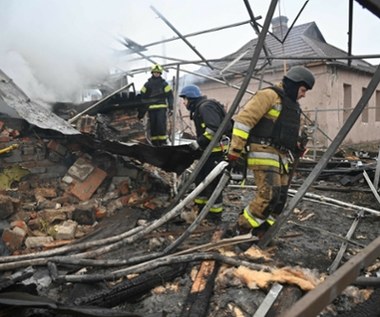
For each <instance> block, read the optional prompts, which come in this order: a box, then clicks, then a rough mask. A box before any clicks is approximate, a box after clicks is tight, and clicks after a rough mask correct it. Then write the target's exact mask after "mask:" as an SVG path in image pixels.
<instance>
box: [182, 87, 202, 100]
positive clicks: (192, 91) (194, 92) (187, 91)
mask: <svg viewBox="0 0 380 317" xmlns="http://www.w3.org/2000/svg"><path fill="white" fill-rule="evenodd" d="M179 96H180V97H186V98H199V97H202V93H201V90H200V89H199V87H198V86H196V85H188V86H185V87H183V88H182V90H181V93H180V94H179Z"/></svg>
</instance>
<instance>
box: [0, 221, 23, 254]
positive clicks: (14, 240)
mask: <svg viewBox="0 0 380 317" xmlns="http://www.w3.org/2000/svg"><path fill="white" fill-rule="evenodd" d="M25 236H26V232H25V231H24V230H23V229H21V228H20V227H14V228H13V229H5V230H4V231H3V234H2V239H3V241H4V243H5V245H6V246H7V247H8V249H9V250H10V251H12V252H13V251H16V250H18V249H20V248H21V246H22V243H23V242H24V238H25Z"/></svg>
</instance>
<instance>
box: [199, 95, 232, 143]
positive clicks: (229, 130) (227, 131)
mask: <svg viewBox="0 0 380 317" xmlns="http://www.w3.org/2000/svg"><path fill="white" fill-rule="evenodd" d="M210 101H211V102H212V103H214V104H216V105H217V106H218V107H219V108H220V109H221V110H222V113H223V119H224V117H225V116H226V110H225V107H224V105H223V104H222V103H221V102H219V101H218V100H216V99H213V98H210V99H205V100H204V101H202V103H201V104H200V105H199V107H201V106H202V104H203V103H206V102H210ZM233 127H234V121H233V120H232V119H230V121H229V122H227V123H226V126H225V129H224V132H223V134H224V135H226V136H228V137H229V138H231V136H232V129H233Z"/></svg>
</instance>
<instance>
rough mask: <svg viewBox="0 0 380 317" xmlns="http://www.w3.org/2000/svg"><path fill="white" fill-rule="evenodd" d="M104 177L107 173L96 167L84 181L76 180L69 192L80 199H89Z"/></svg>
mask: <svg viewBox="0 0 380 317" xmlns="http://www.w3.org/2000/svg"><path fill="white" fill-rule="evenodd" d="M106 177H107V173H106V172H105V171H103V170H101V169H100V168H98V167H96V168H95V169H94V170H93V172H92V173H91V174H90V175H89V176H88V177H87V178H86V180H85V181H83V182H79V181H78V182H76V183H75V184H74V186H73V187H72V188H71V189H70V193H71V194H73V195H74V196H75V197H77V198H78V199H80V200H82V201H85V200H89V199H90V198H91V196H92V195H93V194H94V193H95V191H96V190H97V189H98V187H99V186H100V185H101V184H102V183H103V181H104V180H105V178H106Z"/></svg>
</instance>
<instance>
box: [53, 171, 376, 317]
mask: <svg viewBox="0 0 380 317" xmlns="http://www.w3.org/2000/svg"><path fill="white" fill-rule="evenodd" d="M296 183H298V184H300V183H302V177H300V178H299V179H297V182H296ZM247 185H248V186H249V185H250V184H249V182H248V183H247ZM251 185H253V183H252V184H251ZM315 185H320V186H323V187H325V188H326V189H324V190H317V189H313V187H312V188H311V189H310V191H309V192H312V193H314V194H316V195H320V196H323V197H328V198H333V199H336V200H338V201H342V202H346V203H350V204H353V205H357V206H362V207H368V208H371V209H375V210H377V209H378V205H379V203H378V202H377V200H376V198H375V197H374V195H373V194H372V193H371V192H370V191H369V190H368V188H367V187H366V185H365V184H364V183H363V184H360V185H359V186H356V187H354V188H347V187H343V186H340V185H337V184H336V183H334V182H329V181H319V182H318V183H317V184H315ZM317 187H318V186H317ZM328 188H330V190H329V189H328ZM252 195H254V190H253V189H252V188H240V187H236V186H233V187H228V188H226V189H225V192H224V202H225V206H226V212H225V214H224V216H223V219H224V222H225V223H228V224H233V223H234V222H235V220H236V218H237V215H238V213H239V212H240V210H241V209H242V208H243V207H244V206H245V205H246V204H247V202H248V201H249V199H250V198H251V197H252ZM289 199H291V198H289ZM190 209H191V207H188V208H186V209H185V210H184V212H183V213H185V214H186V216H185V217H183V218H186V219H187V220H188V223H186V222H184V221H183V219H182V220H179V219H178V218H176V220H174V221H169V222H168V223H167V224H165V225H164V226H163V227H161V228H159V229H158V230H157V232H155V233H153V234H150V235H148V236H147V237H146V238H144V239H141V240H140V241H138V242H136V243H134V244H133V245H130V246H128V247H126V248H123V249H120V250H118V251H117V252H114V253H111V255H110V256H111V257H116V258H128V257H130V256H131V255H136V254H140V255H143V254H147V253H149V252H157V251H158V250H160V249H162V248H163V247H164V246H165V245H168V244H170V242H171V241H172V240H173V239H174V238H176V237H178V236H179V235H180V234H181V233H182V232H184V231H185V230H186V228H187V227H188V226H189V223H190V221H191V220H189V219H188V218H189V217H190V218H191V210H190ZM357 215H358V210H356V209H355V208H349V207H342V206H337V205H335V204H333V203H326V202H324V201H323V199H322V201H320V202H318V201H310V200H309V199H306V198H305V199H303V200H302V201H301V202H300V203H299V204H298V206H297V207H296V208H295V210H294V211H293V212H292V213H291V216H290V217H289V219H288V221H287V223H286V224H285V225H284V226H283V227H282V228H281V230H280V231H279V233H278V234H277V236H276V237H275V239H274V240H273V242H272V243H271V244H270V246H269V247H268V248H266V249H265V250H263V253H260V254H259V255H256V256H255V255H253V256H252V255H246V254H244V253H243V252H241V251H239V249H238V248H237V247H236V246H230V247H225V248H223V251H222V252H223V253H225V252H233V253H235V254H236V255H237V256H239V257H240V259H246V260H248V261H251V262H253V263H259V264H262V265H265V266H269V267H276V268H283V267H290V268H295V269H299V270H300V271H302V272H307V274H309V275H310V279H312V280H314V281H323V280H324V279H325V278H326V277H327V276H328V268H329V266H330V265H331V264H332V262H333V260H334V259H335V256H336V254H337V252H338V250H339V248H340V246H341V244H342V242H343V240H342V239H339V237H344V236H345V235H346V234H347V232H348V230H349V229H350V227H351V225H352V223H353V221H354V219H355V218H356V217H357ZM160 216H161V214H160V213H157V214H152V212H146V211H145V212H144V211H141V210H135V211H125V210H124V211H123V210H121V211H119V212H118V213H117V214H115V215H114V218H113V219H112V218H110V219H107V222H105V223H104V224H102V229H101V230H98V231H97V232H98V235H99V236H98V238H99V237H100V236H107V235H108V234H110V235H111V234H115V233H118V232H123V231H124V230H126V229H128V228H130V227H132V226H133V225H134V224H135V223H136V222H137V221H138V220H139V219H140V220H141V219H142V218H145V219H146V220H148V221H151V220H152V218H159V217H160ZM215 230H216V226H215V225H214V224H212V223H209V222H207V221H204V222H202V224H201V225H200V226H199V227H198V228H197V229H196V231H195V232H194V233H193V234H192V235H191V236H190V237H189V238H187V239H186V241H185V242H184V243H183V244H182V245H181V246H180V249H186V248H190V247H193V246H196V245H200V244H205V243H208V242H210V239H211V237H212V234H213V233H214V232H215ZM379 233H380V231H379V217H378V216H375V215H372V214H370V213H364V215H363V216H362V217H361V219H360V222H359V225H358V227H357V229H356V231H355V233H354V235H353V237H352V240H353V241H355V242H357V243H358V245H353V244H349V245H348V248H347V251H346V252H345V255H344V257H343V259H342V262H341V265H342V264H343V263H344V262H346V261H347V260H348V259H349V258H350V257H352V256H354V255H355V254H357V253H358V252H360V251H361V250H362V247H361V246H359V245H362V246H363V247H364V246H366V245H368V244H369V243H370V242H371V241H373V240H374V239H375V238H377V237H378V236H379ZM95 237H96V234H94V235H93V236H92V237H91V239H94V238H95ZM253 249H255V248H253ZM248 253H249V252H248ZM265 256H267V257H265ZM378 264H379V263H377V265H376V264H375V265H374V268H372V272H369V271H368V268H366V270H365V272H363V274H364V273H366V274H367V275H371V274H372V275H373V274H376V271H377V272H378V270H379V265H378ZM199 266H200V262H199V261H195V262H190V263H187V264H186V266H185V267H178V270H179V272H180V273H178V274H179V275H178V276H176V277H174V278H172V279H170V278H169V280H168V281H165V280H164V277H163V281H162V283H159V282H158V283H156V284H157V285H155V286H154V287H152V289H151V290H147V292H145V293H144V294H141V295H138V296H136V297H133V296H132V297H131V298H125V302H123V303H119V304H118V305H117V306H116V307H114V309H117V310H121V311H128V312H130V313H135V314H137V315H138V316H168V317H169V316H171V317H174V316H185V315H183V309H184V303H185V302H186V299H187V297H188V296H189V293H190V292H191V287H192V283H193V279H194V276H195V274H196V272H197V270H198V269H199ZM230 269H231V266H228V265H223V264H222V265H221V267H220V268H219V271H218V274H217V276H216V278H215V285H214V286H213V291H212V295H211V297H210V302H209V306H208V309H207V315H206V316H253V314H254V313H255V311H256V310H257V308H258V307H259V306H260V304H261V303H262V301H263V300H264V298H265V296H266V294H267V293H268V291H269V289H270V287H271V285H272V283H271V282H270V281H269V282H268V284H267V286H266V287H260V286H257V285H256V286H252V285H247V281H246V280H244V278H240V279H239V278H237V277H236V275H234V274H233V273H232V272H229V270H230ZM119 282H120V281H115V282H114V283H110V282H107V283H104V284H103V283H100V284H92V285H91V286H90V285H87V284H81V283H79V284H67V285H60V286H58V287H52V288H50V289H49V292H50V295H51V294H54V293H55V294H56V295H58V298H57V299H58V300H60V301H69V302H71V301H75V300H77V299H78V298H81V297H83V294H84V292H85V294H90V293H93V294H96V293H97V292H102V291H104V289H109V288H111V287H115V285H117V284H118V283H119ZM281 284H282V285H283V286H285V287H290V288H292V287H293V288H296V289H297V290H298V296H302V295H303V294H305V293H306V291H302V290H301V289H300V288H299V287H298V286H297V285H296V286H295V284H292V283H291V282H289V283H286V282H284V283H281ZM49 292H48V293H49ZM372 292H373V289H371V288H365V287H355V286H350V287H348V288H347V289H346V291H345V292H344V293H343V294H341V295H339V296H338V297H337V298H336V299H335V300H334V301H333V302H332V303H331V305H329V306H328V307H326V308H325V309H324V310H323V311H322V312H321V313H320V315H319V316H324V317H330V316H339V315H341V316H350V311H351V310H353V309H354V308H355V307H357V306H358V305H360V303H363V302H365V301H366V300H368V298H370V295H371V293H372ZM47 295H49V294H47ZM285 306H286V305H285ZM283 310H284V307H282V308H277V313H278V312H279V311H283ZM181 314H182V315H181ZM189 316H190V315H189ZM268 316H270V315H268ZM271 316H276V313H275V312H272V315H271ZM353 316H355V315H353ZM374 316H376V315H374Z"/></svg>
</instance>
